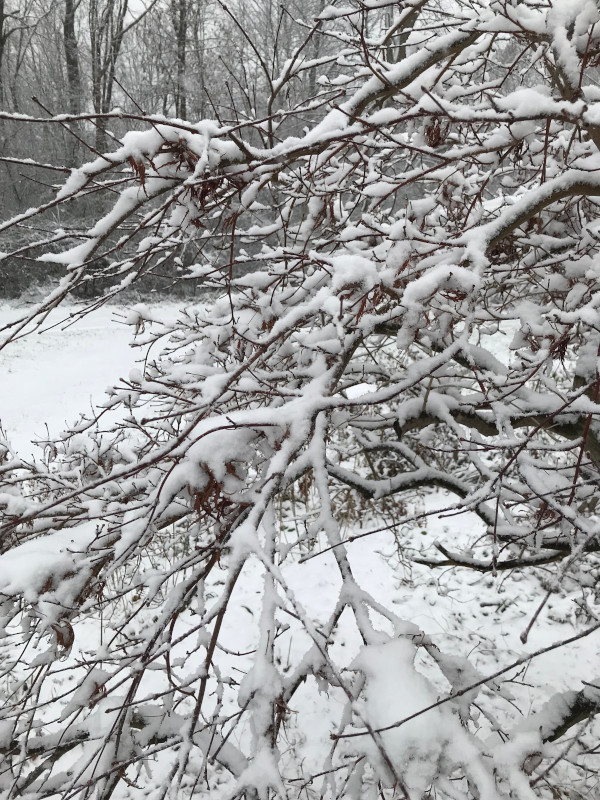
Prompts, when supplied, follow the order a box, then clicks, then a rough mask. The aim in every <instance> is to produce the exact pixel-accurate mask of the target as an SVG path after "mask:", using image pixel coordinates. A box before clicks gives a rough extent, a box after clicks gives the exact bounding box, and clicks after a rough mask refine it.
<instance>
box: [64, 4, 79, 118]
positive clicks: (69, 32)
mask: <svg viewBox="0 0 600 800" xmlns="http://www.w3.org/2000/svg"><path fill="white" fill-rule="evenodd" d="M76 8H77V5H76V4H75V3H74V2H73V0H65V16H64V20H63V36H64V46H65V64H66V68H67V87H68V95H69V97H68V100H69V112H70V113H71V114H79V113H81V74H80V71H79V51H78V48H77V39H76V37H75V11H76Z"/></svg>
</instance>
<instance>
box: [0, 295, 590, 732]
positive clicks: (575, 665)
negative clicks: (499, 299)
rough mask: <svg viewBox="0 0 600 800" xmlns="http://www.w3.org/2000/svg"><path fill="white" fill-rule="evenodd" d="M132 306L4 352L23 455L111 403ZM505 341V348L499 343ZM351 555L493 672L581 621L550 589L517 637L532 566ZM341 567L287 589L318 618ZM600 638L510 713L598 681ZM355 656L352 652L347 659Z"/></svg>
mask: <svg viewBox="0 0 600 800" xmlns="http://www.w3.org/2000/svg"><path fill="white" fill-rule="evenodd" d="M161 312H164V313H165V315H167V316H169V317H172V316H173V314H174V307H173V306H172V305H167V304H165V306H164V307H161V308H157V309H156V314H159V313H161ZM15 313H16V311H15V309H14V308H11V307H10V306H3V307H0V322H3V321H6V320H8V319H10V318H12V317H14V315H15ZM68 313H69V309H66V310H65V309H63V310H62V311H61V312H60V313H58V312H56V313H55V314H54V316H53V317H52V318H51V319H50V320H49V322H48V323H47V324H46V326H45V327H46V328H47V327H48V324H50V325H52V324H55V323H59V322H60V320H61V319H63V320H64V319H65V317H67V318H68ZM125 313H126V312H125V310H124V309H123V308H120V307H114V306H113V307H111V306H105V307H103V308H101V309H99V310H97V311H95V312H93V313H91V314H89V315H88V316H86V317H84V318H83V319H82V320H79V321H77V322H75V323H74V324H72V325H68V324H67V325H66V324H65V323H63V324H58V325H56V327H52V328H50V329H49V330H46V331H45V332H42V333H35V334H33V335H31V336H29V337H26V338H24V339H21V340H19V341H18V342H16V343H14V344H13V345H12V346H10V347H8V348H7V349H6V350H5V351H4V352H3V353H0V376H1V378H0V380H1V383H0V421H1V423H2V427H3V428H4V430H5V432H6V435H7V438H8V440H9V442H11V444H12V446H13V448H14V449H15V450H16V452H17V453H18V454H19V455H22V456H23V457H27V456H29V455H30V454H31V453H32V452H33V451H34V450H35V449H36V448H35V447H34V445H32V442H34V441H35V440H36V439H39V438H44V437H45V436H47V431H48V432H49V434H50V435H58V434H59V433H60V431H61V430H62V429H63V428H64V426H65V423H67V422H69V421H73V420H74V419H76V418H77V415H78V412H80V411H85V410H86V409H89V407H90V404H94V403H100V402H102V399H103V393H104V390H105V388H106V387H107V386H109V385H111V384H113V383H115V382H118V380H119V378H121V377H126V376H127V375H128V373H129V371H130V369H131V368H132V367H134V366H135V363H136V360H139V359H140V358H141V357H142V355H143V354H142V353H141V352H140V351H139V350H136V349H132V348H131V347H130V346H129V337H130V328H129V327H128V326H126V325H124V324H123V319H124V315H125ZM67 322H68V319H67ZM504 346H505V345H504V344H500V345H499V352H500V350H501V349H502V348H503V347H504ZM423 503H424V507H425V508H426V509H427V510H428V511H431V510H432V509H435V508H441V507H444V506H445V505H448V498H447V497H445V496H444V495H443V494H442V493H438V494H432V495H428V496H427V497H425V498H424V499H423ZM479 530H480V523H479V522H478V520H477V519H476V518H475V517H474V516H473V515H461V516H449V517H444V516H443V515H441V516H440V515H439V514H437V513H433V514H429V515H428V516H427V517H426V522H422V521H421V522H420V523H419V525H418V526H416V527H415V529H414V530H412V531H410V530H408V531H407V532H406V534H405V540H406V543H407V545H408V546H411V547H413V548H416V547H420V548H428V547H430V546H431V544H432V543H433V542H434V541H435V540H438V539H439V540H441V541H444V543H445V544H446V545H447V546H448V547H449V548H450V549H459V546H460V544H461V543H465V542H466V541H469V540H473V539H474V538H475V537H476V535H477V533H478V531H479ZM358 532H360V531H357V533H358ZM349 557H350V561H351V564H352V566H353V569H354V570H355V574H356V578H357V580H358V581H359V583H361V585H362V586H363V587H364V588H365V589H367V590H368V591H370V592H371V593H372V595H373V596H374V597H375V598H377V599H378V600H379V601H380V602H381V603H382V604H383V605H384V606H387V607H389V606H390V603H391V604H392V607H393V608H394V610H395V613H396V614H397V615H398V616H399V617H401V618H403V619H406V620H408V621H410V622H413V623H415V624H416V625H418V626H419V627H420V628H421V629H422V630H424V631H425V632H426V633H427V634H429V635H431V637H432V639H433V641H434V642H436V643H439V644H440V646H443V647H444V648H445V649H446V650H450V651H452V650H453V651H454V652H455V653H457V654H461V655H465V656H466V655H469V656H470V658H471V661H472V662H473V664H474V665H475V666H477V667H478V668H479V669H481V670H482V672H484V674H489V673H491V672H494V671H495V670H496V669H499V668H501V667H503V666H505V665H508V664H510V663H511V662H513V661H514V660H515V659H517V658H518V657H519V656H521V655H523V654H524V653H529V652H532V651H534V650H537V649H538V648H542V647H545V646H547V645H549V644H551V643H552V642H554V641H557V640H561V639H564V638H566V637H568V636H570V635H573V633H575V632H576V630H578V629H579V627H578V623H577V622H576V620H575V612H576V608H577V605H576V601H577V600H578V599H579V593H578V591H577V588H576V587H573V590H572V591H571V592H569V591H566V590H565V591H563V592H562V593H560V594H555V595H554V596H553V597H552V599H551V600H550V601H549V603H548V604H547V605H546V608H545V610H544V611H543V612H542V614H541V616H540V618H539V620H538V622H537V623H536V624H535V625H534V627H533V630H532V633H531V635H530V637H529V641H528V643H527V645H526V646H523V645H522V644H521V642H520V640H519V635H520V634H521V633H522V631H523V630H524V629H525V627H526V626H527V623H528V621H529V620H530V618H531V615H532V614H533V613H534V611H535V609H536V606H537V604H538V603H539V601H540V600H541V599H542V597H543V595H544V591H545V590H544V587H543V585H542V583H541V582H540V579H539V577H537V576H535V575H533V574H531V573H529V574H514V575H513V574H507V573H503V574H500V575H499V576H497V577H494V576H492V575H480V574H479V573H475V572H467V571H462V570H445V569H444V570H430V569H428V568H426V567H422V566H418V565H414V564H412V565H411V564H410V561H409V560H408V559H405V558H401V557H399V555H398V552H397V549H396V547H395V543H394V541H393V539H392V537H391V536H390V535H389V534H387V533H380V534H376V535H373V536H368V537H365V538H362V539H357V540H356V541H355V542H353V543H352V544H351V545H350V546H349ZM308 564H310V568H308ZM333 566H334V564H333V557H332V555H331V553H329V554H326V555H323V556H321V557H317V558H313V559H311V560H310V562H307V564H306V565H304V564H294V565H290V566H289V567H287V570H286V579H287V581H288V583H289V585H290V587H291V588H292V589H294V590H295V591H297V593H298V595H301V596H302V598H303V601H304V602H305V603H306V608H307V611H308V612H309V613H311V614H312V613H313V612H314V616H315V617H316V616H323V609H324V608H327V607H329V606H330V605H331V604H332V603H335V601H336V598H337V594H338V590H339V586H338V577H337V572H336V570H335V569H333ZM259 574H260V571H259V570H257V571H256V576H255V577H253V574H252V572H249V573H248V574H247V576H246V580H245V582H243V583H242V584H241V585H240V587H239V590H238V589H236V593H237V594H236V597H235V599H236V603H235V610H234V611H233V612H232V613H231V614H228V616H227V617H226V621H227V625H228V626H229V627H230V630H231V644H232V647H234V648H235V649H241V648H243V646H244V643H243V639H244V636H243V629H244V620H246V619H248V617H247V615H248V614H250V615H252V614H253V613H255V610H254V609H253V607H252V606H253V596H254V595H255V593H256V587H257V584H256V583H254V582H253V581H254V580H256V581H258V580H259V579H260V578H259ZM540 574H543V572H542V571H541V570H539V571H538V575H540ZM307 581H308V583H307ZM341 627H342V630H343V625H342V626H341ZM92 638H93V637H92ZM355 638H356V637H355V636H353V634H352V632H351V631H348V638H347V640H346V641H345V640H344V636H343V635H340V636H338V637H337V639H336V646H337V645H339V647H340V648H344V647H345V646H347V647H349V648H354V647H355V646H356V640H355ZM599 638H600V637H599V636H598V634H596V635H594V636H592V637H590V638H588V639H584V640H580V641H578V642H575V643H574V644H572V645H569V646H566V647H563V648H560V649H557V650H554V651H552V652H551V653H549V654H546V655H542V656H540V657H538V658H536V659H534V660H533V661H532V662H531V663H530V665H529V667H528V668H527V670H526V671H525V672H524V673H523V674H521V675H520V676H518V677H517V680H516V682H515V683H512V684H510V687H511V690H512V691H513V694H514V697H515V701H516V702H515V707H512V708H509V707H508V706H507V714H508V712H509V711H510V712H511V713H512V714H513V716H514V723H515V724H516V722H517V719H518V713H519V712H518V711H516V710H515V708H518V709H520V711H521V712H523V713H525V714H527V713H530V712H532V711H534V710H537V709H539V708H540V707H541V705H542V704H543V703H544V702H545V701H546V700H547V699H548V698H549V697H550V696H551V695H552V694H553V693H554V692H556V691H560V690H564V689H567V688H568V689H575V690H579V689H580V688H581V687H582V681H593V680H594V679H595V678H596V676H597V674H598V663H599V659H598V656H599V650H600V641H599ZM90 641H91V639H90ZM296 646H297V648H298V653H300V652H301V651H302V649H303V647H304V646H305V643H304V642H298V643H297V645H294V648H296ZM287 655H288V657H289V655H290V654H289V653H288V654H287ZM351 656H352V653H348V661H349V660H350V657H351ZM512 676H513V677H514V673H513V675H512ZM303 719H304V724H305V725H306V720H307V719H312V720H313V722H312V723H311V724H312V725H314V729H313V730H312V731H306V732H305V733H306V734H307V735H315V734H317V733H318V735H316V736H315V740H316V741H317V740H320V739H321V737H322V736H324V737H325V738H326V737H327V730H328V725H329V720H328V719H327V717H326V715H323V714H322V713H320V710H319V708H318V707H317V706H315V707H314V713H312V714H308V715H306V714H305V715H304V717H303Z"/></svg>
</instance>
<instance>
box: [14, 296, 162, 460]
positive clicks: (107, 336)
mask: <svg viewBox="0 0 600 800" xmlns="http://www.w3.org/2000/svg"><path fill="white" fill-rule="evenodd" d="M174 308H175V307H174V306H173V305H171V304H164V311H165V312H166V313H167V314H169V316H172V315H173V313H174ZM76 310H77V309H76V308H74V307H69V306H61V307H60V308H59V309H58V310H55V311H53V312H52V313H51V314H50V315H49V317H48V318H47V320H46V321H45V323H44V325H43V326H42V329H41V330H40V331H39V332H34V333H31V334H30V335H27V336H26V337H25V338H22V339H19V340H18V341H16V342H13V343H12V344H11V345H9V346H8V347H6V348H5V349H4V350H3V351H0V424H1V425H2V427H3V428H4V430H5V433H6V434H7V437H8V441H9V442H10V444H11V446H12V447H13V448H14V449H15V450H16V451H17V453H18V454H19V455H20V456H22V457H27V456H30V455H31V454H32V453H34V452H37V454H38V455H39V454H40V451H39V448H38V447H37V446H36V445H35V444H34V442H36V441H39V440H40V439H46V438H48V435H49V434H50V436H57V435H59V434H60V432H61V431H62V430H64V429H65V427H66V425H67V424H68V423H70V422H73V421H74V420H75V419H77V417H78V415H79V414H80V413H82V412H86V411H89V410H90V408H91V406H93V405H95V404H99V403H101V402H102V401H103V399H104V397H103V396H104V392H105V390H106V389H107V388H108V387H109V386H112V385H113V384H114V383H116V382H118V380H119V379H120V378H123V377H127V375H128V374H129V371H130V369H131V368H132V367H134V366H135V364H136V361H138V360H139V359H141V358H142V356H143V353H142V352H141V351H140V349H137V348H136V349H134V348H132V347H130V340H131V336H132V330H131V327H130V326H129V325H125V324H124V319H125V313H126V309H124V308H121V307H120V306H114V305H105V306H102V307H101V308H99V309H97V310H95V311H93V312H91V313H90V314H88V315H86V316H85V317H83V318H82V319H79V320H76V321H73V319H72V317H71V315H72V314H73V313H74V312H75V311H76ZM20 313H22V310H21V309H18V308H15V307H13V306H10V305H8V304H4V305H0V327H1V326H2V324H5V323H6V322H9V321H11V320H12V319H15V318H16V317H17V316H19V314H20Z"/></svg>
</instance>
